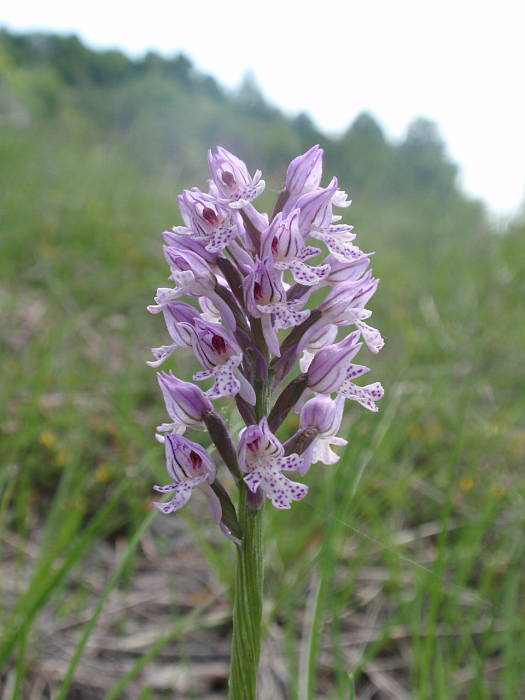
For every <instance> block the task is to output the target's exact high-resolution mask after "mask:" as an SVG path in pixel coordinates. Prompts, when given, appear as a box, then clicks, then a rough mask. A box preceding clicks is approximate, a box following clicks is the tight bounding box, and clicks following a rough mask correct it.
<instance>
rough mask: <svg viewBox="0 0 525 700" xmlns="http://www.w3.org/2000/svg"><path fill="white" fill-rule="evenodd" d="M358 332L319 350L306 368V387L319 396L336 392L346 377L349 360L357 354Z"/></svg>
mask: <svg viewBox="0 0 525 700" xmlns="http://www.w3.org/2000/svg"><path fill="white" fill-rule="evenodd" d="M358 338H359V332H354V333H350V335H348V336H347V337H346V338H345V339H344V340H341V341H340V342H339V343H334V344H333V345H327V346H326V347H324V348H322V349H321V350H319V352H318V353H317V354H316V355H315V357H314V359H313V360H312V362H311V364H310V367H309V368H308V374H307V377H308V387H309V388H310V389H313V391H315V392H317V393H319V394H330V393H331V392H332V391H337V389H338V388H339V387H340V386H341V384H342V382H343V380H344V379H345V378H346V376H347V370H348V367H349V366H350V364H351V362H350V361H351V360H352V358H353V357H354V355H356V354H357V353H358V352H359V349H360V348H361V345H362V343H358V342H357V339H358Z"/></svg>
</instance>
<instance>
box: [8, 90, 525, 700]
mask: <svg viewBox="0 0 525 700" xmlns="http://www.w3.org/2000/svg"><path fill="white" fill-rule="evenodd" d="M199 104H200V103H199ZM68 110H69V106H68V105H66V107H65V108H64V109H63V110H62V111H61V112H60V114H59V115H58V116H53V118H49V119H47V118H46V119H43V118H42V119H40V118H38V119H36V118H33V119H31V120H30V121H29V122H28V123H22V122H20V123H17V124H10V125H8V126H6V127H5V128H3V129H2V132H1V133H0V181H1V190H0V198H1V203H0V207H1V222H0V227H1V231H0V236H1V239H0V313H1V323H0V337H1V345H0V357H1V361H2V385H1V393H2V409H1V414H0V440H1V442H0V455H1V471H0V561H1V562H2V564H1V574H0V589H1V596H0V598H1V602H0V606H1V611H0V619H1V620H2V623H1V636H0V688H1V690H0V697H1V698H2V700H3V699H4V698H5V699H7V698H12V699H13V700H15V699H16V698H19V699H22V698H23V699H25V698H47V697H49V698H58V699H59V700H61V699H64V698H80V699H82V700H84V699H86V698H106V699H109V698H141V699H143V700H145V699H146V698H157V697H159V698H160V697H177V698H179V697H180V698H214V697H215V698H220V697H224V693H225V690H224V689H225V687H226V686H225V684H226V677H227V675H226V674H227V667H228V666H227V661H228V659H227V655H228V649H229V614H230V613H229V609H230V603H229V600H228V595H229V585H230V582H231V578H232V571H233V563H234V548H233V546H232V545H231V543H230V542H228V541H226V540H224V539H221V538H220V536H219V535H217V534H216V533H215V532H213V531H212V528H211V527H210V525H209V523H208V520H207V516H206V513H205V509H204V504H202V503H198V502H197V499H195V501H196V502H195V503H192V507H191V508H187V509H185V511H184V512H181V513H180V514H177V515H175V516H172V517H163V516H161V515H160V514H158V513H156V512H154V511H152V509H151V507H150V502H151V500H152V492H151V485H152V484H153V483H164V480H165V475H164V463H163V452H162V448H161V447H160V446H159V445H158V444H157V443H156V442H155V440H154V439H153V430H154V426H155V425H157V424H158V423H159V422H161V421H163V420H164V419H165V417H164V408H163V405H162V403H161V399H160V396H159V393H158V389H157V386H156V381H155V377H154V372H153V370H151V369H150V368H149V367H147V366H146V365H145V360H146V359H149V348H150V347H151V346H153V345H158V344H161V343H163V342H166V340H165V335H164V333H165V331H164V330H163V328H162V323H161V321H160V320H159V319H158V318H155V317H152V316H150V315H149V314H148V313H147V311H146V305H147V304H148V303H150V299H151V297H152V294H153V292H154V290H155V289H156V287H157V286H159V285H161V284H162V283H163V280H164V278H165V276H166V274H167V273H166V270H165V264H164V261H163V259H162V256H161V251H160V242H161V239H160V232H161V231H162V230H164V229H167V228H170V227H171V226H172V225H174V224H176V223H178V215H177V212H176V200H175V195H176V194H177V192H178V191H179V190H180V189H181V188H182V187H185V186H189V185H190V184H194V182H195V184H197V183H199V184H201V185H203V184H204V182H205V178H206V170H205V149H206V148H207V146H208V145H213V144H214V142H213V143H212V144H208V143H205V142H204V140H203V139H202V137H199V138H200V139H201V140H200V142H199V143H198V144H197V145H198V148H199V150H198V152H195V155H194V158H195V163H196V165H194V166H193V165H192V167H191V168H190V167H189V166H188V167H187V168H185V169H182V170H181V168H180V167H177V157H176V156H177V154H176V152H175V153H174V154H171V153H170V154H169V157H168V156H167V157H165V158H164V159H162V160H160V159H159V160H157V159H156V154H157V151H156V145H155V143H153V139H154V138H155V134H154V135H153V136H152V137H151V138H152V142H149V141H148V144H147V147H146V146H144V151H141V150H140V149H141V148H143V146H142V145H141V143H140V141H141V138H142V136H143V135H144V133H146V127H145V125H144V124H139V125H134V126H133V127H132V128H129V129H128V130H127V131H125V132H124V131H122V132H120V131H118V130H111V129H108V128H107V127H106V125H103V127H99V126H96V127H95V126H93V125H92V124H91V123H89V124H87V122H86V121H85V120H84V119H81V118H79V117H78V113H77V112H74V113H73V112H70V111H68ZM221 128H224V127H221ZM247 133H249V132H248V130H247ZM215 136H216V134H215V133H214V134H213V137H215ZM225 137H226V139H228V138H230V141H231V142H228V141H226V142H225V143H224V145H225V146H227V147H233V146H235V145H236V142H235V137H234V136H231V135H230V136H228V133H227V131H225ZM195 142H196V139H195ZM195 148H196V143H192V149H193V151H195ZM254 149H255V146H254ZM237 151H238V152H239V155H240V156H241V157H246V154H244V153H243V152H242V151H241V150H240V149H239V148H237ZM141 154H142V155H141ZM246 159H247V160H248V158H246ZM197 164H198V165H197ZM248 165H249V167H250V169H251V170H252V171H253V170H254V169H255V168H256V167H258V163H257V162H253V159H252V160H249V162H248ZM186 171H189V173H190V174H191V175H192V176H193V177H194V178H195V181H194V182H193V181H191V182H190V181H188V180H187V179H186V176H187V174H188V173H187V172H186ZM336 174H338V175H340V176H341V184H342V185H343V186H344V187H345V188H349V189H350V191H351V192H352V194H353V193H354V192H353V186H352V185H353V183H352V181H351V180H350V181H346V180H344V176H345V173H339V172H337V171H336ZM183 176H184V177H183ZM268 179H269V191H270V195H271V193H272V192H275V191H276V190H278V188H279V187H280V186H281V183H280V182H277V181H272V173H270V177H269V178H268ZM407 191H409V190H407ZM358 192H359V188H358ZM360 193H361V196H360V197H359V196H357V194H356V196H355V197H354V204H353V205H352V207H351V208H350V210H348V212H347V214H346V215H345V220H347V221H349V222H351V223H355V224H356V231H357V233H358V241H359V242H360V245H361V247H362V248H364V249H365V250H373V251H376V255H375V256H374V270H375V272H376V274H377V275H378V276H379V277H380V278H381V285H380V287H379V291H378V293H377V294H376V296H375V298H374V325H376V326H378V327H379V328H381V330H382V332H383V334H384V336H385V339H386V346H385V348H384V350H383V351H382V353H381V354H380V355H379V356H378V357H375V358H374V361H373V365H372V366H373V379H371V380H370V381H376V380H380V381H382V383H383V384H384V386H385V391H386V393H385V398H384V399H383V401H382V403H381V410H380V413H379V414H377V415H373V414H370V413H368V412H366V411H364V410H361V409H359V407H356V408H352V409H351V410H350V411H348V414H347V419H346V433H347V434H346V437H347V439H348V441H349V443H348V446H347V447H346V448H345V449H344V451H343V452H342V453H341V454H342V456H341V460H340V461H339V463H338V464H336V465H334V466H332V467H326V466H324V465H317V467H315V468H313V469H312V470H310V472H309V473H308V475H307V477H306V482H307V483H308V484H309V486H310V492H309V495H308V498H307V499H305V500H304V501H302V502H300V503H297V504H294V506H293V509H292V510H291V511H289V512H278V511H275V510H273V509H270V508H267V509H266V513H265V518H266V531H265V540H266V581H265V594H266V607H265V610H264V621H265V642H264V650H263V661H262V669H261V681H260V682H261V691H260V692H261V698H268V697H275V698H292V699H293V698H298V699H299V700H306V699H310V698H334V699H335V698H354V697H355V698H359V700H361V699H362V700H367V699H369V698H370V699H372V698H385V699H386V698H395V699H396V700H402V699H403V698H421V699H422V700H423V699H428V698H433V699H434V698H435V699H443V700H452V699H455V698H468V699H469V700H478V699H480V700H484V699H487V700H492V699H494V698H502V699H504V700H515V699H517V698H520V697H523V696H524V695H525V679H524V672H523V649H524V648H525V622H524V620H525V577H524V572H523V561H524V553H525V551H524V550H525V537H524V526H525V510H524V495H525V476H524V473H523V456H524V452H525V424H524V422H523V418H524V415H525V372H524V371H523V369H524V364H523V356H522V350H521V349H522V347H523V341H524V335H525V331H524V326H523V298H524V294H525V225H524V224H523V222H520V221H519V220H518V221H516V222H515V223H514V224H513V225H511V226H510V227H509V228H508V230H506V231H505V232H502V231H500V230H496V228H495V227H494V226H491V225H490V223H489V222H488V221H487V219H486V217H484V216H481V215H479V216H478V215H476V216H470V215H468V216H467V214H466V213H465V212H470V211H471V209H472V207H473V205H472V204H471V203H468V202H466V201H465V202H464V201H463V200H461V202H462V203H461V206H460V205H459V204H457V203H452V204H450V203H448V202H447V200H446V199H444V200H443V202H442V203H439V202H438V203H437V204H436V202H435V201H434V200H432V201H431V200H430V199H428V198H425V195H424V193H423V194H420V193H418V192H417V191H414V193H413V195H411V196H409V195H410V192H409V195H406V193H404V194H403V196H401V195H400V196H399V197H398V198H396V197H394V196H392V195H391V194H390V195H389V196H388V198H385V202H386V203H385V205H384V206H382V205H381V193H380V192H376V193H374V195H373V196H372V195H371V194H370V190H367V187H366V183H365V185H364V186H363V187H362V188H361V190H360ZM458 196H459V195H458ZM170 366H171V367H173V368H175V367H176V368H177V370H178V373H180V374H185V375H186V376H189V373H190V372H191V370H192V369H193V365H192V360H191V358H190V356H189V355H186V354H184V355H180V356H179V355H177V357H176V359H175V360H174V364H172V365H170ZM221 410H222V413H223V416H224V418H225V420H227V421H229V422H230V424H231V421H232V420H233V418H232V416H230V415H229V414H228V406H227V405H226V404H224V406H223V407H222V409H221ZM294 420H296V419H295V418H294V417H293V416H291V417H290V418H289V419H288V421H287V423H286V424H285V426H284V427H283V429H282V436H283V437H285V436H286V434H287V433H290V432H291V430H292V427H293V424H294ZM231 427H232V429H235V426H234V425H232V424H231ZM239 427H240V426H239ZM196 435H197V433H196ZM198 438H199V439H203V440H206V436H204V438H203V435H202V433H200V434H198ZM340 449H341V448H340Z"/></svg>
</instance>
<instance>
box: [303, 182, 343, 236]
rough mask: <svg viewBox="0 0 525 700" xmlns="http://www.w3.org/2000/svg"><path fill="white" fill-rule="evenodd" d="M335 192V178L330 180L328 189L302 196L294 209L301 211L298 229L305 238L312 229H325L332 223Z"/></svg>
mask: <svg viewBox="0 0 525 700" xmlns="http://www.w3.org/2000/svg"><path fill="white" fill-rule="evenodd" d="M336 192H337V178H336V177H334V178H332V181H331V182H330V184H329V185H328V187H324V188H321V189H317V190H314V191H313V192H307V193H306V194H303V195H302V196H301V197H299V199H298V200H297V202H296V203H295V205H294V206H295V207H297V208H298V209H300V210H301V216H300V218H299V229H300V231H301V233H302V235H303V236H304V238H306V237H307V236H309V235H310V233H311V231H312V228H314V227H315V228H318V229H321V228H325V227H327V226H329V225H330V224H331V222H332V198H333V196H334V194H335V193H336Z"/></svg>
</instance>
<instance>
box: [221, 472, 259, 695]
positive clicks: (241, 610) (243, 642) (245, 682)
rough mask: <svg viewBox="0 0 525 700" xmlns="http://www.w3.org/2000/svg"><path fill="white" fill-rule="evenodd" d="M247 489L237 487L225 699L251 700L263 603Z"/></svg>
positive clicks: (255, 519) (255, 514)
mask: <svg viewBox="0 0 525 700" xmlns="http://www.w3.org/2000/svg"><path fill="white" fill-rule="evenodd" d="M247 500H248V490H247V488H246V486H245V485H244V483H243V482H241V483H240V484H239V511H238V512H239V520H240V525H241V531H242V544H241V545H240V546H239V547H237V571H236V575H235V587H234V605H233V640H232V654H231V663H230V680H229V694H228V698H229V700H255V698H256V692H257V670H258V667H259V655H260V650H261V614H262V600H263V543H262V514H263V508H262V503H261V506H260V507H259V508H257V509H253V508H250V507H249V504H248V503H247Z"/></svg>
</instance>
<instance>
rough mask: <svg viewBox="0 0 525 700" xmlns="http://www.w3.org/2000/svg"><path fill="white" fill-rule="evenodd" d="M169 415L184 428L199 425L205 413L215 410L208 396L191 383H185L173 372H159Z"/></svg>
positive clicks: (160, 384)
mask: <svg viewBox="0 0 525 700" xmlns="http://www.w3.org/2000/svg"><path fill="white" fill-rule="evenodd" d="M157 379H158V382H159V386H160V388H161V391H162V395H163V396H164V403H165V404H166V410H167V412H168V415H169V416H170V418H171V419H172V420H173V421H174V422H175V423H181V424H182V425H184V426H191V425H198V424H199V423H200V422H201V421H202V420H203V417H204V414H205V413H208V412H209V411H212V410H213V405H212V403H211V401H210V400H209V398H208V397H207V396H206V394H205V393H204V392H203V391H202V390H201V389H199V387H198V386H195V384H192V383H191V382H184V381H182V379H178V378H177V377H175V376H174V375H173V374H172V372H169V373H168V372H157Z"/></svg>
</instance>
